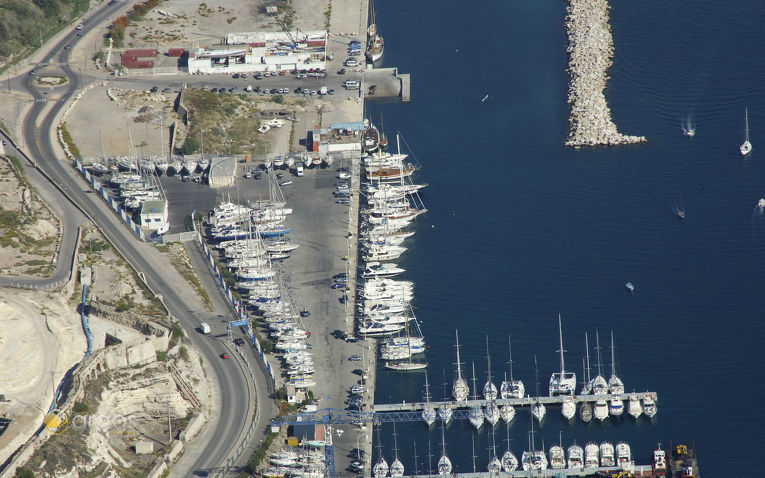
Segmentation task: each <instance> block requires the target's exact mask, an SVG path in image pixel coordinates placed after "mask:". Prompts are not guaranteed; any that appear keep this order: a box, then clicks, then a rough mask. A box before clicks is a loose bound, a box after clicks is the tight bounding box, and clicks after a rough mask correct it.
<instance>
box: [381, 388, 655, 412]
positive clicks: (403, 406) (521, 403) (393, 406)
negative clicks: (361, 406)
mask: <svg viewBox="0 0 765 478" xmlns="http://www.w3.org/2000/svg"><path fill="white" fill-rule="evenodd" d="M633 394H635V395H637V397H638V398H639V399H640V400H643V399H645V398H649V397H650V398H653V400H654V402H656V403H657V404H658V401H659V397H658V395H657V394H656V392H633V393H622V394H615V395H611V394H607V395H573V399H574V402H575V403H580V402H593V403H594V402H596V401H598V400H600V399H604V400H606V401H609V400H611V399H614V398H619V399H621V400H623V401H624V402H627V401H628V400H629V398H630V395H633ZM566 397H568V395H565V396H556V397H524V398H510V399H500V398H498V399H496V400H465V401H463V402H457V401H455V400H451V401H446V402H429V403H430V405H431V406H433V407H436V408H438V407H442V406H445V407H449V408H452V409H455V410H456V409H460V408H470V407H475V406H481V407H485V406H486V405H488V404H490V403H494V404H495V405H497V406H502V405H512V406H514V407H530V406H531V405H533V404H535V403H536V402H537V400H538V401H539V402H540V403H542V404H544V405H560V404H562V403H563V399H564V398H566ZM425 405H426V402H411V403H407V402H402V403H382V404H375V405H374V408H373V410H374V412H375V413H384V412H406V411H409V412H415V411H419V410H422V409H423V408H425ZM625 413H626V412H625Z"/></svg>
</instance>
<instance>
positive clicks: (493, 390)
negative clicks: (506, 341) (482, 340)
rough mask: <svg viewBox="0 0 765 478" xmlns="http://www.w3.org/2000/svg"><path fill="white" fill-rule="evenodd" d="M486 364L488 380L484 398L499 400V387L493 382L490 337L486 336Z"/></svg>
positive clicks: (484, 388)
mask: <svg viewBox="0 0 765 478" xmlns="http://www.w3.org/2000/svg"><path fill="white" fill-rule="evenodd" d="M486 363H487V375H486V376H487V379H486V384H485V385H484V386H483V398H485V399H486V400H496V399H497V386H496V385H494V382H492V380H491V356H490V355H489V336H488V335H487V336H486Z"/></svg>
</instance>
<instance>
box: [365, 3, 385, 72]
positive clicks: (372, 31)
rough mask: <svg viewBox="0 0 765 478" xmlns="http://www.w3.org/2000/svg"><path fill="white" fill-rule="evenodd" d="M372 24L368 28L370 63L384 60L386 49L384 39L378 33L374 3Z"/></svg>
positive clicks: (368, 57) (368, 56)
mask: <svg viewBox="0 0 765 478" xmlns="http://www.w3.org/2000/svg"><path fill="white" fill-rule="evenodd" d="M371 10H372V23H371V24H370V25H369V28H367V51H366V57H367V59H368V60H369V61H371V62H375V61H377V60H379V59H380V58H382V55H383V51H384V49H385V42H384V40H383V37H382V36H380V34H379V33H378V32H377V23H376V19H375V5H374V2H372V5H371Z"/></svg>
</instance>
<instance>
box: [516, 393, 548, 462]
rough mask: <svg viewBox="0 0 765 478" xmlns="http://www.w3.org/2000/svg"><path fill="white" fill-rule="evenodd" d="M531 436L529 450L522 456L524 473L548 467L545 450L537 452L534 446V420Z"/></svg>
mask: <svg viewBox="0 0 765 478" xmlns="http://www.w3.org/2000/svg"><path fill="white" fill-rule="evenodd" d="M537 382H538V381H537ZM529 435H530V436H529V449H528V450H526V451H524V452H523V455H521V466H522V467H523V471H531V470H546V469H547V466H548V461H547V456H545V452H544V450H537V449H536V446H535V444H534V420H531V432H530V434H529Z"/></svg>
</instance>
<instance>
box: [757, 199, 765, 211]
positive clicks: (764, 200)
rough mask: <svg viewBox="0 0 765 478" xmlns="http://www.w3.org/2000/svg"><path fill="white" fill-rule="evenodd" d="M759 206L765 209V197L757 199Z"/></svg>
mask: <svg viewBox="0 0 765 478" xmlns="http://www.w3.org/2000/svg"><path fill="white" fill-rule="evenodd" d="M757 208H758V209H765V198H761V199H760V200H759V201H757Z"/></svg>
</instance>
